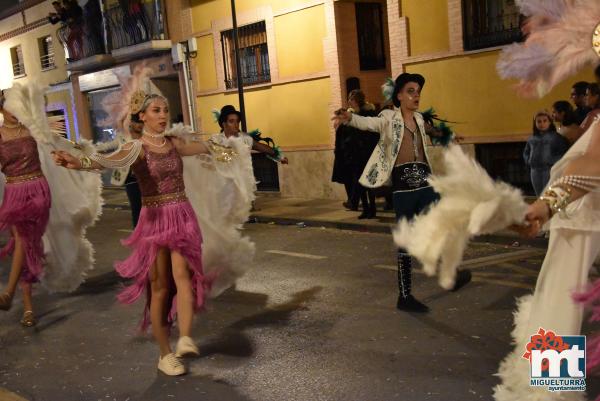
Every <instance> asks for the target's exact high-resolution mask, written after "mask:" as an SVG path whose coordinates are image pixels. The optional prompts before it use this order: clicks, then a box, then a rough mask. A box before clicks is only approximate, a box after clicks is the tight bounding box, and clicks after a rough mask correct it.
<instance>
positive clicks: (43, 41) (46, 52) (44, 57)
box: [38, 36, 55, 71]
mask: <svg viewBox="0 0 600 401" xmlns="http://www.w3.org/2000/svg"><path fill="white" fill-rule="evenodd" d="M38 48H39V51H40V63H41V65H42V71H43V70H49V69H52V68H54V67H55V65H54V43H53V41H52V36H45V37H43V38H39V39H38Z"/></svg>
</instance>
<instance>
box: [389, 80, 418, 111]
mask: <svg viewBox="0 0 600 401" xmlns="http://www.w3.org/2000/svg"><path fill="white" fill-rule="evenodd" d="M409 82H416V83H418V84H419V86H420V87H421V88H423V85H425V77H423V75H421V74H410V73H408V72H403V73H402V74H400V75H398V78H396V81H395V82H394V93H393V94H392V102H394V106H396V107H400V101H399V100H398V92H400V91H401V90H402V88H404V85H406V84H407V83H409Z"/></svg>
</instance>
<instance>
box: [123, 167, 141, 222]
mask: <svg viewBox="0 0 600 401" xmlns="http://www.w3.org/2000/svg"><path fill="white" fill-rule="evenodd" d="M125 193H126V194H127V199H128V200H129V205H130V206H131V221H132V223H133V228H135V226H137V223H138V220H139V218H140V211H141V210H142V192H141V191H140V187H139V185H138V182H137V180H136V178H135V176H134V175H133V174H132V173H131V172H129V175H128V176H127V178H126V179H125Z"/></svg>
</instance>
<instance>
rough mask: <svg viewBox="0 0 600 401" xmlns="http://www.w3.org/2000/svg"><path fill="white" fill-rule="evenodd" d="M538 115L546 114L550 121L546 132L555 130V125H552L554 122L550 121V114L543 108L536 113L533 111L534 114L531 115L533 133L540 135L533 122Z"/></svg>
mask: <svg viewBox="0 0 600 401" xmlns="http://www.w3.org/2000/svg"><path fill="white" fill-rule="evenodd" d="M539 116H546V117H547V118H548V121H550V126H549V127H548V132H551V131H556V126H555V125H554V122H553V121H552V116H551V115H550V113H548V111H547V110H543V111H538V112H537V113H535V116H533V135H540V133H541V131H540V130H539V129H538V127H537V125H536V124H535V120H537V118H538V117H539Z"/></svg>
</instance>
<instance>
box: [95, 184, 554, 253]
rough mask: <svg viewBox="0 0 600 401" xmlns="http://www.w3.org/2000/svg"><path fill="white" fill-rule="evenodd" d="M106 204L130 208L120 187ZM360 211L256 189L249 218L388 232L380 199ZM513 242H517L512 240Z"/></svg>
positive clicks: (506, 237)
mask: <svg viewBox="0 0 600 401" xmlns="http://www.w3.org/2000/svg"><path fill="white" fill-rule="evenodd" d="M103 194H104V199H105V204H106V206H108V207H121V208H129V204H128V203H127V197H126V196H125V191H124V190H123V189H120V188H117V189H113V188H105V189H104V192H103ZM360 213H361V212H360V211H350V210H347V209H346V208H344V207H343V206H342V202H341V201H339V200H329V199H303V198H282V197H281V196H279V194H271V193H258V194H257V196H256V202H255V210H253V211H252V213H251V217H250V222H252V223H263V224H281V225H294V224H295V225H298V226H300V227H325V228H336V229H343V230H353V231H361V232H372V233H386V234H387V233H391V228H392V226H393V225H394V222H395V216H394V212H393V211H383V202H379V203H378V204H377V218H375V219H364V220H359V219H358V215H359V214H360ZM478 240H479V241H486V242H501V243H507V244H513V243H514V242H519V243H520V244H527V245H530V246H536V247H544V248H545V247H546V244H547V240H546V239H544V238H536V239H522V238H520V237H518V236H517V234H516V233H514V232H512V231H508V230H505V231H501V232H499V233H496V234H494V235H488V236H482V237H479V238H478ZM515 245H516V244H515Z"/></svg>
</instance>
